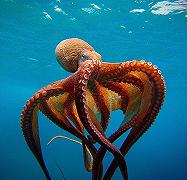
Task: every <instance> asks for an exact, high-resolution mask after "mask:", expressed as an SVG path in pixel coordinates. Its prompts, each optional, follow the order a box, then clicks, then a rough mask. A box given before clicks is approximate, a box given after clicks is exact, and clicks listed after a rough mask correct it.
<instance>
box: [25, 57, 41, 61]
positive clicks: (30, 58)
mask: <svg viewBox="0 0 187 180" xmlns="http://www.w3.org/2000/svg"><path fill="white" fill-rule="evenodd" d="M27 59H28V60H29V61H32V62H38V61H39V60H38V59H35V58H32V57H27Z"/></svg>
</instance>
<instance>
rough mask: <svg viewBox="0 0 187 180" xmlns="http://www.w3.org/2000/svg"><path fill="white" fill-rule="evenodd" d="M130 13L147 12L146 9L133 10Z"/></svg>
mask: <svg viewBox="0 0 187 180" xmlns="http://www.w3.org/2000/svg"><path fill="white" fill-rule="evenodd" d="M129 12H130V13H143V12H145V9H133V10H131V11H129Z"/></svg>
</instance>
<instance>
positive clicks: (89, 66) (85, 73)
mask: <svg viewBox="0 0 187 180" xmlns="http://www.w3.org/2000/svg"><path fill="white" fill-rule="evenodd" d="M99 67H100V62H99V61H96V60H95V61H91V62H90V61H86V63H85V64H84V66H81V68H80V69H79V72H78V73H79V75H80V76H78V78H77V80H76V86H75V102H76V107H77V111H78V114H79V117H80V119H81V121H82V123H83V125H84V127H85V128H86V129H87V131H88V132H89V133H90V135H91V136H93V137H94V139H95V140H96V141H97V142H98V143H100V144H101V145H103V146H105V148H106V149H108V150H109V151H110V152H111V153H112V154H113V155H114V157H115V159H116V161H117V162H118V165H119V167H120V170H121V173H122V175H123V177H124V178H126V179H127V177H126V174H127V172H126V163H125V161H124V158H123V156H122V154H121V153H120V151H119V150H118V149H117V148H116V147H115V146H114V145H113V144H111V143H110V142H109V141H108V139H107V138H106V137H105V136H104V135H102V134H101V133H100V132H99V131H98V129H97V128H96V127H95V125H94V124H93V122H92V121H91V120H90V118H89V113H88V109H87V108H88V107H87V103H86V88H87V83H88V80H89V78H90V77H91V78H93V77H95V74H96V73H97V71H98V70H99ZM93 168H95V167H93ZM93 179H97V180H98V177H94V178H93Z"/></svg>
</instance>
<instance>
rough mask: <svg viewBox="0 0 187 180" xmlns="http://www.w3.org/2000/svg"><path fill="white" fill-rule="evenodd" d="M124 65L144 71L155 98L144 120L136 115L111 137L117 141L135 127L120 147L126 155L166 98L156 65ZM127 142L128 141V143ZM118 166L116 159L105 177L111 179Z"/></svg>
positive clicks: (134, 63)
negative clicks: (140, 120) (140, 119)
mask: <svg viewBox="0 0 187 180" xmlns="http://www.w3.org/2000/svg"><path fill="white" fill-rule="evenodd" d="M122 66H123V68H124V69H128V71H129V72H130V71H134V70H136V71H139V72H144V73H145V74H146V75H147V76H148V78H149V81H150V82H151V83H152V86H153V91H154V92H153V93H154V94H153V98H152V102H151V105H150V108H149V111H148V114H147V115H146V117H145V118H143V120H142V122H138V120H139V119H138V117H137V116H134V117H133V118H132V120H130V121H129V123H132V124H129V123H127V124H125V125H124V127H120V128H119V129H118V130H117V131H116V132H115V133H114V134H113V135H111V137H109V139H110V140H111V142H113V141H115V140H116V139H117V138H119V137H120V136H121V135H122V134H123V133H124V132H125V131H127V130H128V129H129V128H130V127H131V126H133V127H134V129H135V130H134V129H132V130H131V131H132V132H133V133H130V134H129V135H128V137H127V138H126V140H128V141H129V142H127V141H126V140H125V141H124V143H123V145H122V146H121V148H120V151H121V152H122V153H123V155H126V153H127V152H128V151H129V149H130V147H132V145H133V144H134V143H135V142H136V141H137V140H138V139H139V138H140V137H141V136H142V135H143V134H144V133H145V132H146V130H147V129H148V128H149V127H150V126H151V125H152V123H153V122H154V120H155V118H156V116H157V114H158V113H159V111H160V108H161V106H162V104H163V101H164V98H165V82H164V79H163V76H162V75H161V72H160V71H159V70H158V69H157V67H156V66H153V65H152V64H151V63H147V62H145V61H140V62H137V61H131V62H127V63H122ZM126 142H127V143H126ZM116 168H117V163H116V161H115V160H113V162H112V163H111V165H110V167H109V168H108V170H107V172H106V174H105V176H104V179H106V180H107V179H110V178H111V177H112V175H113V173H114V172H115V169H116Z"/></svg>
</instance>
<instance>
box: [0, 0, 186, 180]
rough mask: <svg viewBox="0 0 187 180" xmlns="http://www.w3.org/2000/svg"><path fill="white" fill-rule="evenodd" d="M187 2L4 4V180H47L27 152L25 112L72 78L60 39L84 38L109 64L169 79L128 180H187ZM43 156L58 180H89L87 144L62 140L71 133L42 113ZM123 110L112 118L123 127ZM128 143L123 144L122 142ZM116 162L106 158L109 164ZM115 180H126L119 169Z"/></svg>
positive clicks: (0, 128) (0, 21)
mask: <svg viewBox="0 0 187 180" xmlns="http://www.w3.org/2000/svg"><path fill="white" fill-rule="evenodd" d="M186 8H187V3H186V1H182V0H181V1H151V0H146V1H145V0H118V1H112V0H108V1H104V0H92V1H90V0H82V1H73V0H71V1H70V0H56V1H55V0H53V1H49V0H39V1H37V0H32V1H29V0H0V79H1V88H0V99H1V103H0V114H1V118H0V134H1V148H0V159H1V164H0V179H1V180H12V179H18V180H21V179H23V180H25V179H28V180H30V179H32V180H33V179H45V177H44V174H43V172H42V171H41V168H40V167H39V165H38V164H37V162H36V160H35V158H34V156H33V155H32V153H31V152H30V150H29V149H28V147H27V146H26V143H25V140H24V138H23V136H22V132H21V128H20V113H21V110H22V108H23V106H24V104H25V102H26V100H27V99H28V98H30V97H31V95H32V94H34V93H35V92H36V91H37V90H39V89H40V88H42V87H43V86H45V85H47V84H49V83H51V82H53V81H56V80H59V79H63V78H65V77H67V76H69V75H70V73H68V72H65V71H64V70H63V69H62V68H61V67H60V66H59V65H58V64H57V62H56V59H55V54H54V49H55V46H56V45H57V43H59V42H60V41H61V40H62V39H66V38H71V37H78V38H82V39H84V40H85V41H87V42H88V43H89V44H91V45H92V46H93V47H94V48H95V49H96V51H97V52H99V53H100V54H101V55H102V56H103V61H107V62H123V61H127V60H131V59H136V60H141V59H144V60H146V61H151V62H153V64H156V65H157V66H158V67H159V69H160V70H161V71H162V74H163V76H164V77H165V81H166V86H167V95H166V100H165V102H164V105H163V107H162V109H161V112H160V113H159V115H158V117H157V119H156V121H155V123H154V124H153V125H152V127H151V128H150V129H149V130H148V131H147V132H146V133H145V134H144V136H143V137H142V138H141V139H139V141H138V142H137V143H136V144H135V145H134V146H133V148H132V149H131V150H130V151H129V153H128V155H127V156H126V160H127V164H128V171H129V180H186V178H187V119H186V111H187V106H186V104H187V95H186V92H187V62H186V60H187V11H186ZM39 117H40V121H39V126H40V136H41V142H42V148H43V154H44V157H45V160H46V163H47V167H48V168H49V171H50V172H51V175H52V177H53V179H55V180H58V179H62V174H60V171H59V169H58V166H59V167H60V168H61V169H62V171H63V173H64V175H65V177H66V179H67V180H76V179H85V180H87V179H91V174H89V173H87V172H86V171H85V169H84V165H83V158H82V149H81V146H79V145H77V144H74V143H72V142H69V141H67V140H61V139H58V140H56V141H54V142H53V143H52V144H50V145H49V146H47V145H46V144H47V142H48V141H49V140H50V139H51V138H52V137H53V136H55V135H68V136H69V137H72V136H71V135H69V134H67V133H65V132H64V131H62V130H61V129H59V128H58V127H56V126H55V125H54V124H52V123H51V122H50V121H49V120H48V119H47V118H45V117H44V116H43V115H42V114H40V115H39ZM121 120H122V114H121V113H120V112H114V113H112V119H111V123H112V125H111V127H110V129H109V131H111V132H108V133H112V130H113V127H118V125H119V124H120V122H121ZM121 140H122V139H121ZM111 158H112V156H111V155H110V154H109V153H108V154H107V157H106V159H105V164H106V163H108V162H110V160H111ZM113 179H121V175H120V173H119V171H117V172H116V174H115V176H114V178H113Z"/></svg>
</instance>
